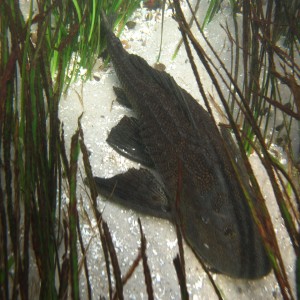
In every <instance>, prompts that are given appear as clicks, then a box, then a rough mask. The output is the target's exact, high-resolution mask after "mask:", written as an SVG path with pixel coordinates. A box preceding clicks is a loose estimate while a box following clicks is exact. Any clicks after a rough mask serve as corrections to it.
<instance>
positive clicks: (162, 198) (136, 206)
mask: <svg viewBox="0 0 300 300" xmlns="http://www.w3.org/2000/svg"><path fill="white" fill-rule="evenodd" d="M94 179H95V183H96V186H97V190H98V193H99V194H100V195H102V196H104V197H106V198H108V199H109V200H110V201H112V202H115V203H118V204H120V205H123V206H124V207H127V208H130V209H133V210H135V211H137V212H140V213H143V214H147V215H151V216H155V217H159V218H164V219H170V216H171V213H170V206H169V202H168V199H167V196H166V193H165V191H164V188H163V185H162V184H161V183H160V182H159V181H158V180H157V179H156V178H155V177H154V175H152V174H151V173H150V172H149V171H148V170H146V169H139V170H137V169H130V170H128V171H127V172H126V173H124V174H118V175H116V176H114V177H111V178H107V179H104V178H100V177H94Z"/></svg>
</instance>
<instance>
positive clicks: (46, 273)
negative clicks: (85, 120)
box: [0, 0, 300, 299]
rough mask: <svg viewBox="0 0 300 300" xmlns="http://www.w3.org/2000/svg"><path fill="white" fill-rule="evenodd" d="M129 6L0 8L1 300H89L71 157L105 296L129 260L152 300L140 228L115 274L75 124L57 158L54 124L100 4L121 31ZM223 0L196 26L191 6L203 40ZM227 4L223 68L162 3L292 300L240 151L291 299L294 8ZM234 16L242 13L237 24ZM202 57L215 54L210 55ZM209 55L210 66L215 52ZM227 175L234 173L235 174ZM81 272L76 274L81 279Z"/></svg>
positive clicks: (297, 200) (296, 71) (93, 51)
mask: <svg viewBox="0 0 300 300" xmlns="http://www.w3.org/2000/svg"><path fill="white" fill-rule="evenodd" d="M139 2H140V1H138V0H134V1H120V0H111V1H105V0H103V1H95V0H90V1H81V0H72V1H62V2H60V1H51V0H43V1H37V3H35V2H33V1H31V2H30V9H29V13H28V18H26V19H24V17H23V14H22V12H21V10H20V7H19V2H18V1H12V0H4V1H2V2H0V86H1V90H0V95H1V96H0V167H1V171H0V179H1V180H0V298H1V299H18V298H22V299H28V298H30V297H32V296H33V295H39V297H40V298H41V299H50V298H51V299H54V298H63V299H66V298H68V297H70V296H71V297H72V299H78V298H79V296H80V290H79V287H80V282H81V280H83V278H85V285H86V287H87V291H88V292H87V294H88V297H89V298H92V289H91V284H90V275H89V269H90V268H91V266H89V265H88V263H87V257H86V256H88V255H89V253H88V251H87V248H88V245H84V243H83V241H82V236H81V231H80V221H81V220H80V218H79V217H78V211H77V209H78V206H77V204H78V203H77V202H78V195H77V194H76V186H77V178H78V176H77V174H78V160H79V155H80V154H82V157H83V161H84V166H85V172H86V175H87V177H88V181H89V189H90V195H91V197H90V200H91V203H92V207H93V209H94V217H95V219H96V221H97V222H96V223H97V230H98V233H99V236H100V240H101V245H102V249H103V254H104V258H105V262H106V271H107V281H108V286H109V287H108V295H109V298H110V299H113V298H119V299H123V288H124V286H125V285H126V282H127V281H128V279H129V278H130V277H131V276H132V274H133V273H134V271H135V268H136V267H137V265H138V264H139V263H140V262H141V263H142V265H143V268H144V274H145V285H146V288H147V292H148V296H149V298H150V299H151V298H154V291H153V288H152V279H151V273H150V269H149V267H148V262H147V255H146V238H145V235H144V233H143V229H142V226H141V223H140V222H139V225H140V234H141V243H140V245H141V247H140V249H139V252H138V255H137V257H136V259H135V260H134V262H133V264H132V265H131V266H130V267H129V269H128V272H127V273H126V274H125V275H123V276H122V275H121V271H120V267H119V262H118V258H117V255H116V251H115V249H114V245H113V242H112V238H111V233H110V230H109V228H108V226H107V224H106V222H105V221H104V220H103V219H102V215H101V213H100V211H99V209H98V206H97V202H96V197H97V192H96V189H95V186H94V183H93V180H92V170H91V167H90V163H89V154H88V151H87V149H86V146H85V144H84V135H83V131H82V129H81V125H80V119H79V121H78V130H77V131H76V132H75V133H74V135H73V137H72V141H71V149H70V155H69V156H68V155H67V151H66V147H65V142H64V131H63V125H62V124H61V123H60V120H59V118H58V110H59V101H60V98H61V95H62V93H63V91H65V90H66V89H67V88H68V86H69V84H70V83H71V82H72V81H73V80H75V79H76V78H77V76H79V75H80V74H81V73H80V72H81V70H82V68H84V69H86V71H85V78H88V77H89V76H90V75H91V70H92V67H93V64H94V62H95V60H96V58H97V56H98V55H99V54H100V53H101V51H102V49H103V41H102V39H101V26H100V19H99V18H100V9H101V7H102V8H104V9H105V10H106V11H108V12H109V13H113V12H115V13H116V15H117V18H116V21H115V22H116V24H119V27H118V28H120V30H121V29H122V28H123V27H124V26H125V23H126V21H127V19H128V18H129V16H130V15H131V14H132V12H133V11H134V10H135V9H136V8H137V7H138V5H139ZM223 2H225V1H220V0H219V1H210V5H209V11H208V13H207V16H206V18H205V19H204V20H198V19H197V12H195V11H194V10H193V8H192V7H191V6H190V8H191V12H192V15H193V14H194V23H195V24H196V28H197V30H199V32H200V33H203V28H204V27H203V26H205V25H206V24H207V23H209V21H210V20H211V19H212V18H213V17H215V18H216V17H217V12H218V11H219V9H220V8H221V7H222V3H223ZM187 3H188V4H189V1H187ZM229 3H230V5H231V8H232V22H233V25H234V26H233V27H234V28H235V31H234V32H230V31H229V30H228V27H224V30H225V31H226V32H227V34H228V39H229V41H230V43H231V45H232V47H231V52H232V61H231V68H230V69H229V70H228V69H227V68H226V67H225V65H224V64H223V62H222V61H220V60H219V61H218V65H214V64H213V63H212V61H211V60H210V59H209V57H208V56H207V54H206V53H205V52H204V50H203V48H202V47H201V45H200V44H199V43H198V41H197V39H196V38H195V35H194V34H193V32H192V31H191V30H190V29H189V26H188V23H187V21H186V19H185V16H184V15H183V13H182V11H181V7H180V3H179V1H178V0H174V1H173V6H172V7H173V9H174V13H176V20H177V22H178V24H179V26H180V30H181V33H182V36H183V42H184V45H185V47H186V50H187V53H188V54H189V58H190V62H191V64H192V66H193V70H194V73H195V76H196V79H197V82H198V84H199V89H200V92H201V94H202V96H203V99H204V100H205V103H206V106H207V109H208V111H209V112H210V111H211V107H210V100H209V99H208V98H207V94H206V93H205V90H204V88H203V87H202V84H201V80H200V77H199V75H198V73H197V68H196V66H195V63H194V59H193V58H192V56H191V55H190V53H191V52H190V48H189V47H190V46H191V45H192V46H193V48H194V50H195V51H196V54H197V56H198V58H199V59H200V61H201V62H202V64H203V65H204V66H205V68H206V70H207V72H208V74H209V75H210V77H211V80H212V82H213V84H214V86H215V88H216V91H217V94H218V96H219V98H220V100H221V102H222V104H223V106H224V110H225V114H226V116H225V120H226V122H227V123H228V124H227V125H226V127H228V128H229V130H232V131H233V133H234V135H235V138H236V140H237V144H238V146H239V149H240V152H241V156H242V159H243V161H244V163H245V166H246V168H247V172H248V174H249V177H250V180H251V184H252V186H253V187H254V189H255V191H256V196H257V199H258V200H259V205H258V207H256V206H254V205H253V203H251V200H250V198H249V199H248V201H249V205H250V207H251V210H252V213H253V216H254V219H255V221H256V222H257V224H258V226H259V229H260V233H261V234H262V236H263V238H264V242H265V246H266V249H267V251H268V253H269V257H270V260H271V262H272V264H273V268H274V272H275V275H276V278H277V280H278V283H279V286H280V288H281V292H282V296H283V298H284V299H294V298H295V297H296V295H294V294H293V292H292V290H291V288H290V284H289V282H288V280H287V276H286V272H285V267H284V265H283V263H282V259H281V256H282V254H281V253H280V251H279V248H278V245H277V241H276V234H275V232H274V230H273V227H272V222H271V220H270V216H269V212H268V210H267V208H266V206H265V202H264V199H263V196H262V195H261V192H260V185H259V182H257V179H256V177H255V175H254V173H253V171H252V167H251V165H250V163H249V161H248V155H249V154H250V153H252V152H253V151H255V152H256V153H257V154H258V156H259V158H260V159H261V162H262V165H263V167H264V168H265V169H266V171H267V174H268V176H269V179H270V182H271V184H272V188H273V191H274V194H275V197H276V200H277V203H278V207H279V209H280V212H281V215H282V218H283V220H284V223H285V226H286V228H287V231H288V234H289V236H290V240H291V243H292V246H293V249H294V252H295V254H296V257H297V261H296V262H295V272H296V280H297V283H296V288H297V293H298V298H299V297H300V292H299V289H300V283H299V280H300V275H299V272H300V266H299V265H300V262H299V246H300V245H299V244H300V242H299V226H300V216H299V211H300V184H299V177H300V175H299V174H300V157H299V155H300V154H299V149H298V147H299V139H298V140H297V142H295V141H294V140H293V136H292V130H293V128H298V132H299V120H300V98H299V95H300V83H299V80H300V58H299V57H300V49H299V46H300V45H299V36H300V24H299V14H300V8H299V5H298V6H297V1H296V0H291V1H273V0H269V1H267V4H266V5H265V6H264V5H263V1H260V0H256V1H243V2H242V1H238V0H231V1H229ZM34 4H36V5H34ZM189 5H190V4H189ZM196 7H197V5H196ZM237 16H241V17H242V21H241V22H242V23H241V24H239V23H238V17H237ZM207 43H208V44H209V41H207ZM211 51H212V53H216V52H215V51H214V49H212V48H211ZM215 57H216V59H217V60H218V55H217V54H215ZM215 74H217V75H215ZM240 74H242V78H243V79H242V80H241V79H240V78H241V77H240ZM221 84H225V86H227V88H228V93H226V94H224V92H222V90H221V89H220V85H221ZM279 120H280V121H279ZM297 126H298V127H297ZM296 132H297V130H296ZM297 143H298V144H297ZM274 144H278V145H279V146H281V147H282V148H283V150H284V153H285V156H286V160H287V163H286V164H282V163H281V162H280V159H279V158H278V157H276V156H275V155H274V152H272V151H273V150H272V146H273V145H274ZM236 170H237V172H238V170H239V168H238V166H237V168H236ZM63 189H66V190H67V194H68V196H69V203H68V213H67V214H66V215H65V214H64V213H63V210H62V209H61V208H62V194H63ZM246 196H247V195H246ZM177 229H178V230H177V233H178V237H179V238H178V241H179V255H178V256H177V257H176V258H175V259H174V266H175V269H176V273H177V275H178V280H179V285H180V290H181V295H182V298H183V299H188V289H187V286H186V280H185V270H184V255H183V248H182V244H181V237H180V230H179V228H177ZM78 245H79V246H78ZM78 251H80V252H81V253H78ZM59 253H60V255H59ZM296 266H297V267H296ZM204 268H205V266H204ZM207 272H208V271H207ZM80 273H83V274H84V277H80ZM32 274H34V275H32ZM34 276H35V277H36V278H35V280H36V281H37V282H38V284H37V287H36V290H34V287H33V286H32V285H31V284H32V283H31V278H32V277H34ZM111 277H114V278H111ZM208 278H209V279H210V280H211V282H212V284H213V286H214V288H215V290H216V294H217V296H218V297H219V298H222V296H221V293H220V291H218V288H217V286H216V284H215V283H214V282H213V278H212V276H211V275H210V274H209V272H208Z"/></svg>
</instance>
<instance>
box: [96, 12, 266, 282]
mask: <svg viewBox="0 0 300 300" xmlns="http://www.w3.org/2000/svg"><path fill="white" fill-rule="evenodd" d="M101 16H102V19H103V26H104V29H105V34H106V38H107V48H108V52H109V54H110V57H111V59H112V62H113V64H114V68H115V70H116V73H117V76H118V78H119V80H120V82H121V85H122V87H123V90H120V89H117V90H116V94H117V96H118V99H119V100H120V102H122V103H123V104H125V105H127V106H128V107H131V108H132V109H133V110H134V112H135V113H136V116H137V118H129V117H126V116H125V117H124V118H123V119H122V120H121V122H120V123H119V124H118V125H117V126H116V127H114V128H113V129H112V130H111V132H110V134H109V136H108V139H107V142H108V143H109V144H110V145H111V146H112V147H113V148H114V149H115V150H116V151H118V152H119V153H121V154H123V155H124V156H126V157H128V158H130V159H132V160H134V161H138V162H140V163H141V164H143V165H144V166H146V167H148V168H150V169H152V170H154V173H153V172H150V171H149V170H148V169H143V168H142V169H139V170H137V169H130V170H129V171H128V172H126V173H124V174H119V175H116V176H114V177H112V178H109V179H103V178H98V177H95V181H96V183H97V187H98V192H99V193H100V194H102V195H104V196H111V194H112V197H110V199H111V200H113V201H116V202H117V203H121V204H122V205H124V206H126V207H130V208H133V209H135V210H136V211H139V212H142V213H146V214H150V215H153V216H158V217H161V218H166V219H170V220H174V218H175V215H176V208H175V197H176V191H177V186H178V180H179V179H178V178H181V182H180V184H181V186H182V188H181V190H180V201H179V212H180V225H181V230H182V233H183V236H184V238H185V239H186V241H187V243H188V244H189V245H190V246H191V248H192V249H193V251H194V253H195V254H196V255H197V256H199V257H201V258H202V259H204V260H205V262H206V263H207V264H208V265H209V266H211V267H212V268H213V269H215V270H217V271H219V272H221V273H224V274H227V275H229V276H232V277H238V278H248V279H254V278H259V277H262V276H264V275H266V274H268V273H269V271H270V264H269V261H268V258H267V255H266V252H265V249H264V247H263V244H262V241H261V237H260V235H259V233H258V229H257V227H256V225H255V223H254V222H253V220H252V216H251V213H250V210H249V207H248V204H247V202H246V200H245V199H244V195H243V192H242V189H241V187H240V184H239V183H238V180H237V178H236V175H235V172H234V170H233V167H232V165H231V162H230V159H229V157H228V154H227V152H226V151H225V150H224V145H223V141H222V138H221V135H220V133H219V131H218V129H217V127H216V126H215V124H214V122H213V120H212V119H211V117H210V115H209V114H208V113H207V112H206V111H205V110H204V109H203V108H202V107H201V106H200V105H199V104H198V103H197V101H196V100H195V99H194V98H193V97H192V96H191V95H189V94H188V93H187V92H186V91H185V90H184V89H182V88H180V87H179V86H178V85H177V84H176V82H175V81H174V79H173V78H172V77H171V76H170V75H168V74H167V73H165V72H160V71H157V70H155V69H153V68H151V67H150V66H149V65H148V64H147V62H146V61H145V60H144V59H142V58H141V57H139V56H136V55H132V54H128V53H127V52H126V51H125V50H124V49H123V47H122V44H121V43H120V40H119V39H118V38H117V37H116V36H115V35H114V33H113V32H112V31H111V29H110V26H109V24H108V22H107V19H106V17H105V15H104V14H103V13H102V15H101ZM179 172H180V174H179ZM153 174H155V176H154V175H153ZM179 175H180V176H179ZM112 191H113V193H112Z"/></svg>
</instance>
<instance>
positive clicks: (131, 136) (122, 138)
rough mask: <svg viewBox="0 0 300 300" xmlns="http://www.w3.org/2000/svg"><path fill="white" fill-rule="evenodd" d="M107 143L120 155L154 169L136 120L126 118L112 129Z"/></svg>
mask: <svg viewBox="0 0 300 300" xmlns="http://www.w3.org/2000/svg"><path fill="white" fill-rule="evenodd" d="M106 141H107V143H108V144H109V145H110V146H111V147H112V148H113V149H114V150H116V151H117V152H118V153H119V154H121V155H123V156H125V157H127V158H129V159H131V160H133V161H135V162H138V163H140V164H142V165H144V166H146V167H149V168H153V167H154V163H153V161H152V159H151V157H150V155H149V154H148V153H147V151H146V147H145V145H144V144H143V142H142V138H141V136H140V132H139V123H138V120H137V119H136V118H132V117H131V118H130V117H127V116H124V117H123V118H122V119H121V121H120V122H119V123H118V124H117V125H116V126H115V127H113V128H112V130H111V131H110V133H109V135H108V138H107V140H106Z"/></svg>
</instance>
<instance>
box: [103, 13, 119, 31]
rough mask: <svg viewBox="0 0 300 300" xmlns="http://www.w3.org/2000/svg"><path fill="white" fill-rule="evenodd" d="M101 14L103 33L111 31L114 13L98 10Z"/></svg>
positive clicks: (115, 16) (114, 18)
mask: <svg viewBox="0 0 300 300" xmlns="http://www.w3.org/2000/svg"><path fill="white" fill-rule="evenodd" d="M100 14H101V24H102V26H103V28H104V30H105V33H108V32H112V31H113V28H114V23H115V21H116V19H117V15H116V14H110V15H107V14H106V13H105V11H104V10H103V9H101V11H100Z"/></svg>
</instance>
